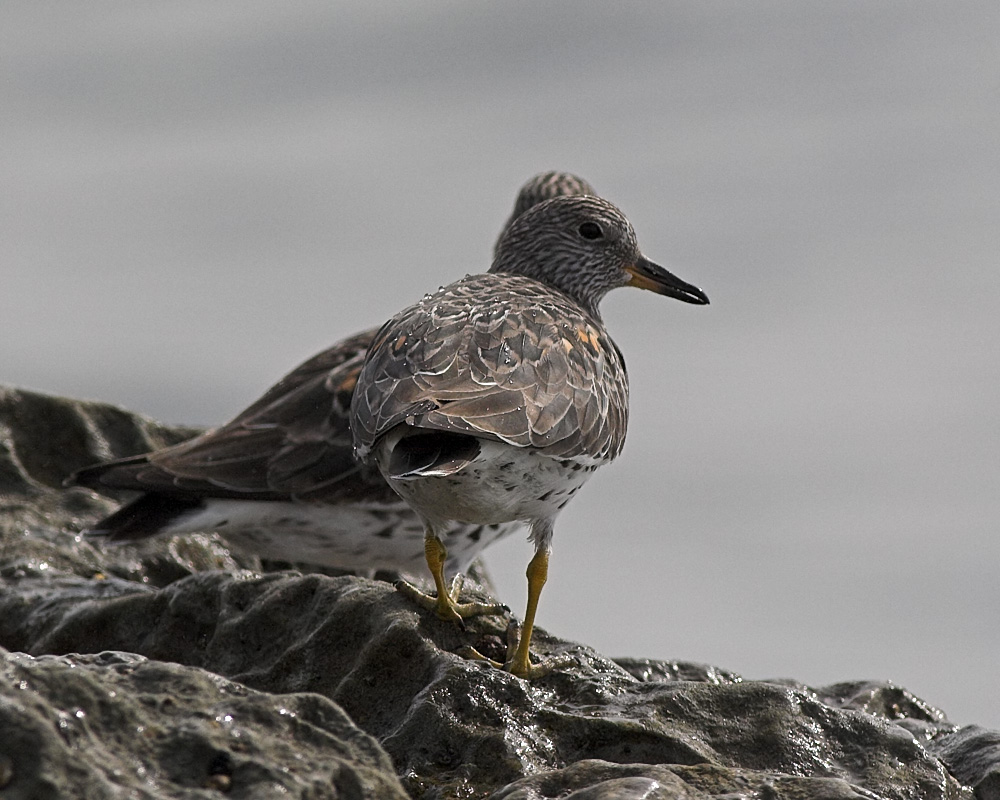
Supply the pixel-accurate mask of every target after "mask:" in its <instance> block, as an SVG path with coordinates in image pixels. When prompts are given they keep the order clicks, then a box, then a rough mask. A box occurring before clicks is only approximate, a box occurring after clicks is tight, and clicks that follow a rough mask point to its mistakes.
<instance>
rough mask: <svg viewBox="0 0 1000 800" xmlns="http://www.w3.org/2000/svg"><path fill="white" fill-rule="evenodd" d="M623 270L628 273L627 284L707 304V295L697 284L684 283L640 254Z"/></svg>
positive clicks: (702, 304)
mask: <svg viewBox="0 0 1000 800" xmlns="http://www.w3.org/2000/svg"><path fill="white" fill-rule="evenodd" d="M625 271H626V272H627V273H628V274H629V281H628V284H627V285H628V286H637V287H638V288H640V289H649V291H651V292H656V293H657V294H663V295H666V296H667V297H676V298H677V299H678V300H683V301H684V302H685V303H695V304H696V305H699V306H707V305H708V295H707V294H705V293H704V292H703V291H702V290H701V289H699V288H698V287H697V286H692V285H691V284H690V283H685V282H684V281H682V280H681V279H680V278H678V277H677V276H676V275H672V274H670V273H669V272H667V271H666V270H665V269H664V268H663V267H661V266H659V265H658V264H654V263H653V262H652V261H650V260H648V259H646V258H643V257H642V256H639V259H638V261H636V262H635V263H634V264H632V265H630V266H628V267H625Z"/></svg>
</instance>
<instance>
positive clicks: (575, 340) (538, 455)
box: [350, 195, 708, 678]
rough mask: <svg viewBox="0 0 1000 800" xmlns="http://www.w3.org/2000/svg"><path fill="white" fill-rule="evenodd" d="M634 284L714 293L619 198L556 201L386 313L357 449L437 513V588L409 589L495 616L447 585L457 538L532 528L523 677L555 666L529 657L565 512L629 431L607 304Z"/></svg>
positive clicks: (443, 605)
mask: <svg viewBox="0 0 1000 800" xmlns="http://www.w3.org/2000/svg"><path fill="white" fill-rule="evenodd" d="M620 286H635V287H638V288H641V289H649V290H652V291H654V292H657V293H659V294H662V295H666V296H668V297H674V298H677V299H678V300H683V301H684V302H687V303H695V304H706V303H708V297H707V296H706V295H705V293H704V292H702V291H701V290H700V289H698V288H696V287H694V286H692V285H690V284H688V283H685V282H684V281H682V280H680V279H679V278H677V277H676V276H674V275H672V274H671V273H669V272H668V271H666V270H665V269H663V268H662V267H660V266H657V265H656V264H654V263H653V262H651V261H649V260H648V259H646V258H645V257H644V256H643V255H642V253H641V252H640V250H639V246H638V244H637V241H636V235H635V232H634V231H633V229H632V226H631V225H630V224H629V222H628V220H627V219H626V218H625V216H624V215H623V214H622V212H621V211H619V210H618V209H617V208H616V207H615V206H613V205H612V204H611V203H609V202H607V201H605V200H602V199H600V198H598V197H594V196H587V195H583V196H568V197H555V198H553V199H550V200H546V201H544V202H542V203H539V204H537V205H534V206H532V207H531V208H530V209H528V210H526V211H525V212H524V213H523V214H521V215H520V216H518V217H517V218H516V219H515V220H514V221H513V222H512V223H511V224H510V226H509V228H507V230H506V232H505V233H504V234H503V235H502V236H501V239H500V242H499V244H498V246H497V248H496V255H495V258H494V261H493V265H492V267H491V268H490V270H489V272H488V273H485V274H479V275H470V276H467V277H465V278H463V279H462V280H459V281H457V282H455V283H452V284H450V285H448V286H445V287H443V288H441V289H439V290H438V291H436V292H433V293H431V294H428V295H426V296H425V297H424V298H423V299H422V300H421V301H420V302H418V303H416V304H415V305H412V306H410V307H408V308H406V309H404V310H403V311H401V312H399V313H398V314H396V316H394V317H393V318H392V319H390V320H389V321H388V322H387V323H386V324H385V325H383V326H382V328H381V329H380V330H379V332H378V333H377V334H376V336H375V338H374V340H373V341H372V344H371V346H370V348H369V350H368V353H367V355H366V356H365V360H364V365H363V366H362V368H361V371H360V373H359V374H358V378H357V385H356V387H355V390H354V396H353V400H352V402H351V413H350V426H351V430H352V432H353V439H354V448H355V453H356V455H357V457H358V458H359V460H360V461H361V462H362V463H363V464H365V465H375V466H377V467H378V469H379V471H380V472H381V474H382V475H383V477H384V478H385V480H386V481H387V483H388V484H389V485H390V486H391V487H392V488H393V489H394V490H395V491H396V492H397V493H398V494H399V495H400V497H402V498H403V499H404V500H406V502H407V503H408V504H409V505H410V507H411V508H412V509H413V510H414V512H415V513H416V515H417V516H418V517H419V518H420V519H421V520H422V522H423V524H424V530H425V538H424V546H425V553H426V560H427V565H428V567H429V568H430V572H431V575H432V576H433V578H434V584H435V588H436V592H437V593H436V596H430V595H427V594H424V593H423V592H420V591H419V590H418V589H416V588H415V587H412V586H410V587H408V588H406V590H405V591H406V593H407V594H408V595H409V596H411V597H412V598H413V599H414V600H415V601H417V602H418V603H420V604H421V605H423V606H424V607H426V608H428V609H433V610H434V611H436V613H437V615H438V616H439V617H441V618H444V619H453V620H459V621H460V620H461V619H462V618H464V617H468V616H472V615H474V614H481V613H494V612H495V611H496V609H495V608H491V607H484V606H483V605H481V604H478V603H467V604H462V603H459V602H458V598H457V597H456V596H455V595H454V593H453V592H452V591H451V590H450V589H449V587H448V586H447V585H446V583H445V571H446V567H447V564H448V546H447V544H446V542H445V540H444V536H443V534H445V532H447V531H448V529H449V526H452V525H454V524H456V523H465V524H468V525H486V526H489V525H504V524H507V523H510V522H512V521H521V522H523V523H526V524H527V525H528V526H529V528H530V539H531V541H532V543H533V544H534V548H535V553H534V556H533V557H532V559H531V561H530V563H529V564H528V569H527V579H528V601H527V608H526V611H525V615H524V622H523V627H522V629H521V632H520V638H519V640H517V641H515V640H514V637H512V638H511V639H510V640H509V649H508V653H507V659H506V662H505V663H503V664H499V663H497V662H493V663H494V664H495V665H496V666H498V667H503V668H504V669H506V670H508V671H509V672H511V673H513V674H514V675H517V676H520V677H524V678H533V677H537V676H541V675H544V674H546V673H547V672H549V671H550V670H551V669H552V668H553V667H554V666H556V662H555V661H551V660H550V661H549V662H542V663H538V664H533V663H532V662H531V660H530V655H529V648H530V644H531V636H532V631H533V628H534V621H535V614H536V610H537V606H538V599H539V596H540V594H541V591H542V587H543V586H544V584H545V581H546V578H547V574H548V563H549V552H550V544H551V541H552V535H553V526H554V523H555V519H556V517H557V516H558V514H559V512H560V511H561V510H562V509H563V508H564V507H565V506H566V504H567V503H568V502H569V501H570V500H571V499H572V497H573V496H574V495H575V494H576V492H577V490H579V488H580V487H581V486H582V485H583V484H584V483H585V482H586V480H587V479H588V478H589V477H590V476H591V475H592V474H593V472H594V470H596V469H597V468H598V467H600V466H602V465H604V464H607V463H609V462H610V461H612V460H613V459H614V458H615V457H616V456H618V454H619V453H620V452H621V449H622V446H623V444H624V443H625V431H626V426H627V422H628V377H627V374H626V371H625V362H624V360H623V358H622V355H621V352H620V351H619V350H618V347H617V346H616V345H615V343H614V342H613V341H612V340H611V337H610V336H609V335H608V332H607V330H606V329H605V326H604V323H603V321H602V319H601V314H600V311H599V310H598V305H599V303H600V301H601V299H602V298H603V297H604V296H605V295H606V294H607V293H608V292H609V291H610V290H612V289H615V288H617V287H620ZM470 655H473V656H475V655H477V654H475V653H470Z"/></svg>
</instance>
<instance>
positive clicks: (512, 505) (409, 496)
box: [380, 441, 597, 525]
mask: <svg viewBox="0 0 1000 800" xmlns="http://www.w3.org/2000/svg"><path fill="white" fill-rule="evenodd" d="M481 447H482V451H481V452H480V454H479V456H478V457H477V458H476V459H475V460H474V461H472V462H470V463H469V464H467V465H466V466H464V467H462V469H461V470H459V471H458V472H456V473H455V474H454V475H448V476H443V477H427V476H420V477H414V478H396V479H394V478H390V477H388V476H386V480H387V481H388V482H389V484H390V485H391V486H392V488H393V489H394V490H395V491H396V492H397V493H398V494H399V495H400V497H402V498H403V499H405V500H406V501H407V502H408V503H409V504H410V505H411V506H412V507H413V508H414V509H416V510H417V511H419V513H421V514H423V515H424V516H425V517H427V518H428V519H430V520H432V521H434V522H445V521H449V520H451V521H455V522H465V523H473V524H479V525H491V524H497V523H504V522H511V521H514V520H521V521H531V520H535V519H546V518H551V517H554V516H555V515H556V514H558V513H559V511H560V510H561V509H562V508H563V506H565V505H566V503H568V502H569V501H570V499H571V498H572V497H573V495H574V494H576V492H577V490H578V489H579V488H580V487H581V486H583V484H584V483H586V481H587V479H588V478H589V477H590V476H591V475H592V474H593V471H594V470H595V469H596V467H597V465H593V464H588V465H581V464H577V463H574V462H570V461H566V460H559V459H554V458H551V457H549V456H545V455H541V454H539V453H537V452H535V451H532V450H527V449H521V448H514V447H511V446H509V445H505V444H501V443H499V442H488V441H487V442H482V443H481ZM380 460H381V459H380Z"/></svg>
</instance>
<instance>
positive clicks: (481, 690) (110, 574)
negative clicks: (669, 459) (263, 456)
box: [0, 389, 1000, 800]
mask: <svg viewBox="0 0 1000 800" xmlns="http://www.w3.org/2000/svg"><path fill="white" fill-rule="evenodd" d="M191 433H192V431H191V430H190V429H185V430H182V429H171V428H167V427H164V426H161V425H158V424H156V423H154V422H152V421H150V420H147V419H143V418H141V417H138V416H136V415H133V414H129V413H127V412H124V411H121V410H119V409H115V408H112V407H110V406H107V405H103V404H98V403H85V402H80V401H74V400H66V399H61V398H53V397H47V396H44V395H40V394H36V393H32V392H27V391H20V390H11V389H6V390H5V389H0V675H2V678H0V731H2V736H0V797H3V798H69V797H74V798H76V797H79V798H105V797H107V798H120V797H136V798H167V797H192V798H197V797H204V798H209V797H218V796H220V795H225V796H229V797H234V798H270V797H275V798H277V797H282V798H287V797H299V798H310V800H318V798H334V797H336V798H366V797H372V798H391V797H407V796H410V797H415V798H451V797H461V798H497V799H499V798H504V799H505V800H514V799H515V798H517V799H518V800H534V799H535V798H573V799H574V800H584V799H585V798H586V800H596V799H597V798H700V797H704V798H761V799H762V800H763V799H764V798H830V800H832V799H833V798H973V797H977V798H1000V733H997V732H993V731H988V730H984V729H981V728H978V727H975V726H970V727H966V728H958V727H957V726H955V725H952V724H951V723H949V722H948V720H947V718H946V717H945V715H944V714H943V713H942V712H941V711H939V710H937V709H935V708H933V707H931V706H929V705H927V704H926V703H924V702H923V701H921V700H920V699H918V698H916V697H914V696H913V695H912V694H910V693H909V692H907V691H906V690H905V689H903V688H901V687H897V686H893V685H890V684H885V683H869V682H859V681H852V682H844V683H839V684H835V685H833V686H826V687H808V686H804V685H801V684H797V683H794V682H789V681H751V680H744V679H742V678H741V677H740V676H738V675H736V674H733V673H731V672H727V671H725V670H722V669H718V668H715V667H709V666H704V665H699V664H690V663H678V662H662V661H646V660H638V659H617V660H612V659H609V658H606V657H604V656H602V655H600V654H598V653H596V652H595V651H593V650H592V649H590V648H587V647H585V646H583V645H579V644H576V643H573V642H567V641H564V640H560V639H557V638H555V637H552V636H548V635H547V634H546V633H545V632H544V631H538V632H537V634H536V640H535V650H536V651H537V652H538V653H539V654H541V655H555V654H567V655H570V656H572V659H573V663H572V665H571V666H569V667H568V668H567V669H565V670H564V671H561V672H558V673H554V674H552V675H550V676H549V677H547V678H544V679H542V680H538V681H534V682H531V683H528V682H525V681H522V680H520V679H518V678H514V677H512V676H510V675H507V674H505V673H502V672H499V671H497V670H494V669H492V668H489V667H487V666H485V665H483V664H480V663H475V662H470V661H466V660H464V659H462V658H460V657H459V656H457V655H455V654H454V653H455V651H456V650H458V649H460V648H461V647H462V646H463V645H468V644H472V645H475V646H477V647H479V648H480V649H481V650H486V651H494V652H495V651H496V650H497V649H500V648H501V637H502V635H503V628H504V625H505V621H504V620H503V619H499V618H480V619H476V620H471V621H470V623H469V625H468V627H467V630H465V631H461V630H459V629H458V628H457V627H455V626H453V625H450V624H447V623H444V622H441V621H439V620H437V619H436V618H434V617H433V616H431V615H428V614H426V613H422V612H419V611H417V610H415V609H414V608H413V607H412V606H411V605H410V604H408V603H407V602H406V601H405V600H404V599H403V598H402V597H400V596H399V595H398V594H397V593H396V592H395V591H394V590H393V589H392V587H391V586H390V585H388V584H386V583H383V582H380V581H373V580H368V579H365V578H358V577H354V576H329V575H324V574H303V573H302V572H299V571H292V570H287V569H273V568H272V569H265V568H266V567H273V565H266V564H265V565H262V564H261V563H259V562H257V561H255V560H254V559H252V558H246V557H240V556H237V555H233V554H232V553H230V551H229V550H228V548H227V547H226V546H225V543H224V542H222V541H220V540H218V539H215V538H213V537H207V536H204V537H203V536H193V537H186V538H185V539H175V540H165V541H162V542H158V543H156V545H155V546H154V547H153V549H152V550H150V551H149V552H147V553H142V552H137V551H135V550H134V549H124V548H113V549H106V550H101V549H97V548H95V547H94V546H93V545H91V544H90V543H89V542H88V541H86V540H83V539H81V538H80V537H79V536H78V535H77V532H78V531H79V530H80V529H81V528H83V527H86V525H87V523H89V522H91V521H93V520H94V519H95V518H96V517H97V516H98V515H100V514H102V513H105V512H106V511H107V510H108V509H109V508H111V507H112V506H113V503H112V501H109V500H107V499H104V498H100V497H98V496H96V495H93V494H91V493H89V492H86V491H82V490H78V489H74V490H65V489H63V488H62V479H63V477H64V476H65V475H67V474H68V473H69V472H71V471H72V470H74V469H76V468H78V467H81V466H83V465H85V464H88V463H92V462H94V461H97V460H100V459H102V458H108V457H112V456H122V455H129V454H133V453H137V452H143V451H145V450H148V449H150V448H151V447H156V446H160V445H162V444H165V443H168V442H172V441H177V440H179V439H182V438H185V437H186V436H189V435H191ZM472 591H473V594H475V593H476V592H477V591H480V590H478V589H476V588H473V590H472ZM480 593H481V594H483V595H484V597H485V593H484V592H481V591H480Z"/></svg>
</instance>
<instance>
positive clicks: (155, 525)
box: [67, 172, 595, 574]
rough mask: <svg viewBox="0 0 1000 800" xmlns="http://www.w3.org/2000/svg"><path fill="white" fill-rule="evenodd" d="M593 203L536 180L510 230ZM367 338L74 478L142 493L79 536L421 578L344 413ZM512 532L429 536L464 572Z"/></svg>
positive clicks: (413, 549) (497, 527)
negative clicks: (217, 423) (184, 434)
mask: <svg viewBox="0 0 1000 800" xmlns="http://www.w3.org/2000/svg"><path fill="white" fill-rule="evenodd" d="M571 194H572V195H581V194H595V192H594V189H593V187H592V186H591V185H590V184H589V183H587V181H585V180H583V179H582V178H580V177H577V176H575V175H572V174H570V173H566V172H546V173H542V174H540V175H536V176H535V177H534V178H532V179H531V180H529V181H528V182H527V183H525V184H524V186H523V187H522V188H521V190H520V192H519V193H518V196H517V199H516V202H515V206H514V211H513V213H512V215H511V219H510V220H509V221H508V223H507V224H508V225H509V224H510V222H511V221H513V220H514V219H516V218H517V217H518V216H520V215H521V214H522V213H523V212H524V211H525V210H526V209H528V208H530V207H531V206H533V205H535V204H537V203H539V202H541V201H543V200H546V199H549V198H551V197H555V196H559V195H571ZM376 331H377V328H373V329H371V330H368V331H364V332H362V333H359V334H357V335H355V336H351V337H348V338H346V339H344V340H342V341H340V342H338V343H337V344H335V345H334V346H332V347H330V348H329V349H327V350H324V351H323V352H321V353H319V354H318V355H316V356H313V357H312V358H310V359H309V360H308V361H306V362H304V363H303V364H301V365H299V366H298V367H297V368H296V369H294V370H293V371H292V372H290V373H289V374H288V375H286V376H285V377H284V378H282V379H281V380H280V381H279V382H278V383H277V384H275V385H274V386H273V387H271V388H270V389H269V390H268V391H267V392H266V393H265V394H264V395H263V396H262V397H261V398H260V399H259V400H257V401H256V402H255V403H253V404H252V405H251V406H250V407H248V408H247V409H245V410H244V411H243V412H241V413H240V414H239V415H238V416H237V417H236V418H235V419H233V420H232V421H230V422H228V423H227V424H225V425H222V426H221V427H219V428H216V429H214V430H210V431H208V432H206V433H204V434H202V435H200V436H198V437H196V438H194V439H192V440H189V441H187V442H184V443H181V444H179V445H175V446H173V447H168V448H165V449H162V450H158V451H156V452H152V453H146V454H144V455H139V456H135V457H132V458H125V459H120V460H117V461H110V462H107V463H104V464H99V465H96V466H92V467H87V468H85V469H82V470H79V471H78V472H76V473H75V474H74V475H72V476H71V477H70V478H69V479H68V481H67V483H68V484H70V485H74V484H75V485H79V486H84V487H88V488H91V489H94V490H96V491H105V492H106V491H108V490H134V491H137V492H141V493H142V494H141V495H140V496H139V497H138V498H136V499H134V500H132V501H131V502H129V503H127V504H126V505H124V506H123V507H122V508H121V509H119V510H118V511H116V512H115V513H113V514H111V515H110V516H108V517H106V518H104V519H102V520H100V521H99V522H97V523H96V524H95V525H94V526H93V527H92V529H91V530H90V531H89V534H90V535H92V536H95V537H100V538H104V539H105V541H111V542H129V541H137V540H141V539H145V538H148V537H151V536H154V535H156V534H180V533H193V532H202V531H217V532H219V533H220V534H221V535H223V537H224V538H225V539H226V540H227V541H228V542H229V543H230V544H231V545H232V546H233V547H236V548H237V549H240V550H243V551H246V552H250V553H254V554H257V555H260V556H263V557H265V558H270V559H275V560H280V561H292V562H305V563H309V564H315V565H320V566H326V567H335V568H340V569H348V570H355V571H361V572H367V573H373V572H374V571H375V570H377V569H382V570H388V571H395V572H404V573H408V574H418V573H419V572H420V571H422V570H423V569H425V567H424V563H425V560H424V559H425V556H424V543H423V542H424V526H423V524H422V522H421V521H420V519H419V518H418V517H417V516H416V515H415V514H413V512H412V511H411V510H410V508H409V507H408V506H407V504H406V503H405V502H404V501H403V500H401V499H400V497H399V496H398V495H397V494H396V493H395V492H394V491H393V490H392V489H391V488H390V487H389V485H388V484H387V483H386V482H385V480H384V479H383V478H382V476H381V474H379V472H378V470H377V469H375V468H373V467H368V466H365V465H361V464H359V463H358V462H357V461H355V459H354V456H353V450H352V441H351V431H350V427H349V412H350V405H351V398H352V396H353V392H354V386H355V382H356V381H357V377H358V373H359V372H360V370H361V365H362V362H363V360H364V356H365V352H366V351H367V350H368V346H369V345H370V344H371V341H372V339H373V338H374V336H375V333H376ZM519 527H520V524H519V523H517V522H501V523H490V524H480V523H466V522H456V523H455V524H454V525H453V526H452V527H450V528H448V529H447V530H445V531H442V530H441V529H440V528H439V530H438V535H439V536H440V537H442V539H443V540H444V541H445V542H446V543H447V546H448V551H449V558H448V562H447V568H448V570H449V572H450V573H452V574H457V573H462V572H464V571H465V570H467V569H468V567H469V565H470V564H471V562H472V561H473V560H474V559H475V558H476V557H477V556H478V555H479V553H480V552H481V551H482V550H483V548H485V547H486V546H488V545H489V544H490V543H492V542H494V541H496V540H497V539H499V538H501V537H502V536H505V535H508V534H510V533H512V532H514V531H515V530H517V529H518V528H519Z"/></svg>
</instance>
